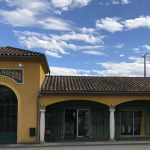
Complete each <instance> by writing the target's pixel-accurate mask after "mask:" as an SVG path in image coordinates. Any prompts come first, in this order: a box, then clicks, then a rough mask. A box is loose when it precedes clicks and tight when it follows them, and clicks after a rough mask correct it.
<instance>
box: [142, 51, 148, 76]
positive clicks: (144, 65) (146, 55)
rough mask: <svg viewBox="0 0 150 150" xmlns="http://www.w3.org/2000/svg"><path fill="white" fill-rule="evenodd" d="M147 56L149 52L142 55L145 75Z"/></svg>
mask: <svg viewBox="0 0 150 150" xmlns="http://www.w3.org/2000/svg"><path fill="white" fill-rule="evenodd" d="M146 56H147V53H146V54H144V55H142V57H144V77H146Z"/></svg>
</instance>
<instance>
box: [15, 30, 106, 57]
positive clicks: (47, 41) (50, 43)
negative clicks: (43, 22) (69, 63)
mask: <svg viewBox="0 0 150 150" xmlns="http://www.w3.org/2000/svg"><path fill="white" fill-rule="evenodd" d="M13 32H14V33H15V35H16V36H18V40H19V43H20V44H21V45H24V46H26V47H27V48H29V49H31V48H42V49H46V50H48V51H49V53H47V54H49V55H51V56H53V57H57V58H60V56H59V55H58V53H61V54H69V53H68V52H66V51H67V50H74V51H77V50H85V49H86V50H87V49H103V48H104V46H101V45H92V46H79V45H74V44H68V43H66V42H65V41H62V40H60V39H59V40H56V39H54V38H51V37H48V36H47V35H45V34H39V33H36V32H29V31H23V32H22V31H13Z"/></svg>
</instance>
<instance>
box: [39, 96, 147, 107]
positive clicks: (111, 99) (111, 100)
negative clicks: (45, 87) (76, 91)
mask: <svg viewBox="0 0 150 150" xmlns="http://www.w3.org/2000/svg"><path fill="white" fill-rule="evenodd" d="M68 100H89V101H94V102H99V103H102V104H105V105H108V106H109V107H110V108H111V104H114V108H115V106H117V105H118V104H121V103H123V102H128V101H134V100H150V96H135V95H134V96H133V95H120V96H119V95H118V96H117V95H115V96H113V95H111V96H107V95H105V96H102V95H69V94H68V95H43V96H42V98H41V99H40V104H42V103H43V104H44V106H45V107H43V108H42V107H41V108H40V109H41V110H42V109H45V108H46V106H48V105H51V104H54V103H57V102H62V101H68Z"/></svg>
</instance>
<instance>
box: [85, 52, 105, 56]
mask: <svg viewBox="0 0 150 150" xmlns="http://www.w3.org/2000/svg"><path fill="white" fill-rule="evenodd" d="M82 53H85V54H90V55H106V54H105V53H102V52H98V51H82Z"/></svg>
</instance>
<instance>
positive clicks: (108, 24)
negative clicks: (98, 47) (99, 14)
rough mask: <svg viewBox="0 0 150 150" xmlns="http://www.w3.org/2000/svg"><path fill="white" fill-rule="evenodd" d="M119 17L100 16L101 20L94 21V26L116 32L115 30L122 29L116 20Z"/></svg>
mask: <svg viewBox="0 0 150 150" xmlns="http://www.w3.org/2000/svg"><path fill="white" fill-rule="evenodd" d="M118 21H119V18H117V17H114V18H108V17H106V18H104V19H103V18H102V19H101V20H97V21H96V27H97V28H98V29H104V30H107V31H109V32H112V33H114V32H117V31H122V30H123V27H124V26H123V25H122V24H121V23H119V22H118Z"/></svg>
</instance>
